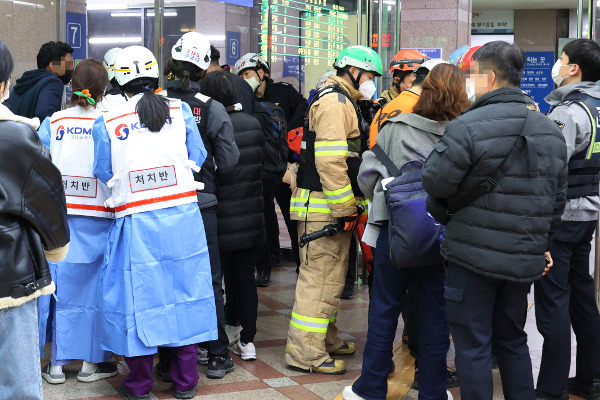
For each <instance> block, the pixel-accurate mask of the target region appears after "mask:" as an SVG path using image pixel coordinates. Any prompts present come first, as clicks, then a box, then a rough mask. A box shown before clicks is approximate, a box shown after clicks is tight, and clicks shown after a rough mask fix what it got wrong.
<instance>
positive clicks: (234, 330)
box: [225, 325, 242, 346]
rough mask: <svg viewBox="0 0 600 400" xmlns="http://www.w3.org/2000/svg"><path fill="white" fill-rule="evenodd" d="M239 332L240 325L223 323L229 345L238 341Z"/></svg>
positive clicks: (240, 330) (240, 329)
mask: <svg viewBox="0 0 600 400" xmlns="http://www.w3.org/2000/svg"><path fill="white" fill-rule="evenodd" d="M240 332H242V327H241V326H233V325H225V333H226V334H227V339H229V345H230V346H233V345H234V344H236V343H237V342H239V341H240Z"/></svg>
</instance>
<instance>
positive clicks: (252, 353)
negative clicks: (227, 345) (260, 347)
mask: <svg viewBox="0 0 600 400" xmlns="http://www.w3.org/2000/svg"><path fill="white" fill-rule="evenodd" d="M233 353H234V354H237V355H238V356H240V357H241V358H242V360H244V361H252V360H256V347H254V343H252V342H250V343H246V344H244V343H242V342H241V341H238V342H237V343H236V345H235V347H234V348H233Z"/></svg>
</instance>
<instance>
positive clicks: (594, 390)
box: [567, 377, 600, 400]
mask: <svg viewBox="0 0 600 400" xmlns="http://www.w3.org/2000/svg"><path fill="white" fill-rule="evenodd" d="M567 390H568V392H569V393H571V394H574V395H576V396H579V397H581V398H584V399H585V400H600V378H594V380H592V382H590V383H585V382H583V381H581V380H579V379H578V378H577V377H575V378H569V382H568V384H567Z"/></svg>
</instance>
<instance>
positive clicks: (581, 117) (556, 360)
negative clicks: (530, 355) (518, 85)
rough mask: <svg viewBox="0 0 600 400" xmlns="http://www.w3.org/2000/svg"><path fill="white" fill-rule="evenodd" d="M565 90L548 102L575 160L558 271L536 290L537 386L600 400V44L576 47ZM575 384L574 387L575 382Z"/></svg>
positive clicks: (541, 392) (568, 49)
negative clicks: (596, 246) (596, 265)
mask: <svg viewBox="0 0 600 400" xmlns="http://www.w3.org/2000/svg"><path fill="white" fill-rule="evenodd" d="M552 79H553V80H554V82H555V83H556V85H557V86H558V88H557V89H556V90H554V91H553V92H552V93H550V95H548V97H546V101H547V102H548V103H550V104H551V105H552V110H551V111H550V113H549V114H548V116H549V117H550V119H552V120H553V121H554V122H555V123H556V124H557V125H558V127H559V128H560V129H561V130H562V133H563V135H564V138H565V140H566V143H567V156H568V157H569V186H568V189H567V198H568V201H567V205H566V207H565V211H564V214H563V215H562V221H563V222H562V224H561V225H560V226H559V227H558V229H557V230H556V232H555V234H554V241H553V242H552V247H551V248H550V253H551V254H552V258H553V259H554V267H553V268H552V269H551V270H550V272H549V273H548V274H547V275H546V276H545V277H544V278H542V279H541V280H539V281H537V282H536V284H535V314H536V322H537V327H538V330H539V332H540V333H541V334H542V336H543V337H544V347H543V351H542V362H541V365H540V373H539V376H538V381H537V382H538V383H537V398H538V399H567V398H568V394H567V391H568V392H569V393H572V394H575V395H578V396H580V397H583V398H584V399H598V398H600V315H599V314H598V308H597V307H596V302H595V299H594V280H593V278H592V277H591V276H590V272H589V254H590V248H591V245H590V242H591V241H592V235H593V233H594V230H595V229H596V221H597V219H598V210H599V209H600V200H599V198H598V173H599V172H600V161H599V159H600V151H599V149H598V145H597V144H598V142H599V141H600V137H598V136H596V135H597V132H598V129H599V127H598V111H597V108H598V107H600V87H599V86H598V84H597V83H596V81H598V80H599V79H600V46H598V44H597V43H596V42H594V41H593V40H589V39H578V40H575V41H573V42H570V43H568V44H567V45H566V46H565V47H564V49H563V52H562V54H561V56H560V59H559V60H558V61H557V62H556V64H555V65H554V68H553V69H552ZM571 326H573V330H574V331H575V336H576V337H577V364H576V366H577V368H576V375H575V377H574V378H571V379H568V377H569V369H570V367H571ZM567 379H568V381H567Z"/></svg>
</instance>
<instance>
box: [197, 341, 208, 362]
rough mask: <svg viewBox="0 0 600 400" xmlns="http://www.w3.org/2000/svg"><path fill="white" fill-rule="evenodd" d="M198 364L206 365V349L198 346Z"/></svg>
mask: <svg viewBox="0 0 600 400" xmlns="http://www.w3.org/2000/svg"><path fill="white" fill-rule="evenodd" d="M198 364H200V365H208V350H206V349H205V348H203V347H200V346H198Z"/></svg>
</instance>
